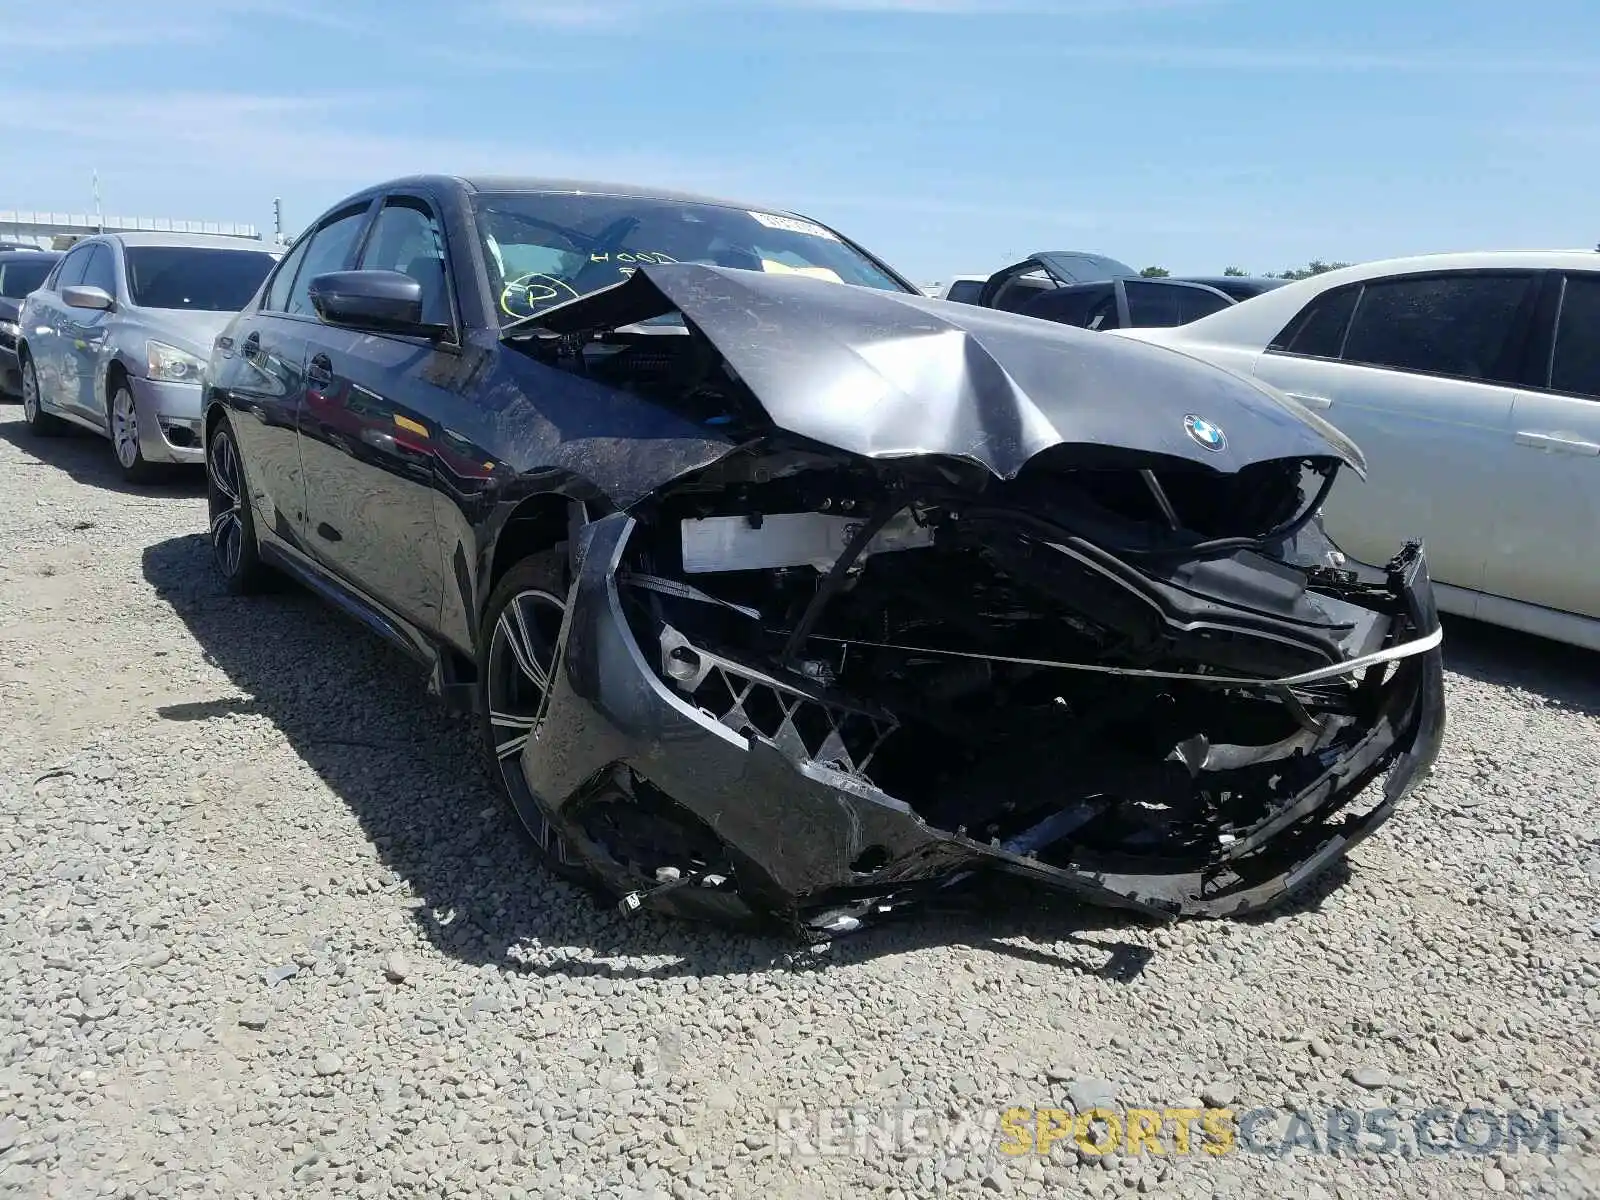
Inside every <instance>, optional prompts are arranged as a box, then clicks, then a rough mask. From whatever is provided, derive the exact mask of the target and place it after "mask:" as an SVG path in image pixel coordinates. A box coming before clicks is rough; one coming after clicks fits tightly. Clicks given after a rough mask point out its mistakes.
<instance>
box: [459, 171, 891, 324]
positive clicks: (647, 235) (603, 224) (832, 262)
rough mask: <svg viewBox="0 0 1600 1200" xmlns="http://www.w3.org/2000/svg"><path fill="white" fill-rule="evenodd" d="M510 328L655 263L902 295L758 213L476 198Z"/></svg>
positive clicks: (856, 262) (833, 244)
mask: <svg viewBox="0 0 1600 1200" xmlns="http://www.w3.org/2000/svg"><path fill="white" fill-rule="evenodd" d="M473 208H474V211H475V212H476V213H477V218H478V233H479V236H480V237H481V238H482V239H483V247H484V257H485V260H486V262H487V265H488V268H489V277H490V282H491V283H492V284H493V285H494V292H495V295H496V297H497V298H498V301H499V305H500V320H501V323H502V324H505V323H509V322H512V321H518V320H522V319H524V318H527V317H531V316H534V315H536V314H538V313H540V312H543V311H544V310H545V309H547V308H550V307H552V306H553V305H556V304H561V303H563V302H565V301H568V300H575V299H577V298H578V297H579V296H583V295H587V294H588V293H590V292H593V291H598V290H599V289H601V288H605V287H610V286H611V285H612V284H615V283H620V282H621V281H622V280H623V279H625V278H627V277H628V276H629V275H631V274H633V272H634V270H635V269H636V268H637V267H639V266H641V265H647V264H655V263H675V262H685V263H703V264H706V265H709V266H723V267H738V268H741V269H744V270H750V271H767V272H772V273H785V272H789V273H798V274H802V275H811V276H813V277H815V278H818V279H827V280H831V281H833V282H835V283H849V284H856V285H858V286H861V287H870V288H878V289H879V290H882V291H888V292H904V291H905V290H906V289H905V287H903V286H902V285H901V283H900V282H899V281H898V280H896V279H895V278H894V276H893V275H891V274H889V273H888V272H887V271H885V270H884V269H883V268H882V267H880V266H879V265H878V264H877V263H875V262H873V261H872V259H870V258H868V257H867V256H866V255H865V254H863V253H862V252H861V251H859V250H857V249H855V248H854V247H853V246H851V245H850V244H849V243H847V242H845V241H844V240H843V239H842V238H841V237H840V236H839V235H838V234H836V233H834V232H833V231H832V230H831V229H828V228H826V227H824V226H822V225H818V224H816V223H815V222H813V221H806V220H802V219H800V218H798V217H790V216H782V215H779V214H776V213H769V212H763V211H759V210H745V209H741V208H728V207H724V206H722V205H716V204H694V203H689V202H685V201H678V200H655V199H641V198H637V197H631V196H596V195H566V194H559V195H558V194H554V193H549V192H499V193H494V192H486V193H480V194H478V195H476V196H474V197H473Z"/></svg>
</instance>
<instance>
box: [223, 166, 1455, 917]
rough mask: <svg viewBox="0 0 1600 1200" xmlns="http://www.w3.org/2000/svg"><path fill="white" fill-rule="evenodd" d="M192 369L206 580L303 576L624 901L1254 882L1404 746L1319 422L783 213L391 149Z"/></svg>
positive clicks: (1388, 636) (1420, 643)
mask: <svg viewBox="0 0 1600 1200" xmlns="http://www.w3.org/2000/svg"><path fill="white" fill-rule="evenodd" d="M206 387H207V407H206V431H205V432H206V447H207V461H208V466H209V471H208V477H209V503H210V512H211V539H212V548H213V554H214V558H215V561H216V564H217V566H218V569H219V570H220V571H221V573H222V575H223V577H224V578H225V580H226V582H227V584H228V586H229V587H230V588H232V589H233V590H235V591H238V592H246V591H250V590H252V589H254V588H256V587H257V586H259V585H261V584H262V583H263V582H265V580H266V577H267V576H269V575H271V574H273V573H280V574H284V575H288V576H291V577H294V578H296V579H298V580H300V581H301V582H303V583H304V584H306V585H308V586H309V587H311V588H312V589H314V590H315V591H317V592H318V593H320V594H321V595H323V596H324V597H326V598H327V599H328V600H330V601H331V602H333V603H334V604H336V605H338V606H339V607H341V608H343V609H344V610H346V611H347V612H348V613H350V614H351V615H353V616H354V617H356V618H357V619H359V620H360V621H362V622H363V623H365V624H366V625H367V626H369V627H370V628H371V629H373V630H375V631H376V632H378V633H380V634H382V635H383V636H385V637H387V638H389V639H391V640H392V641H394V642H395V643H396V644H398V645H399V646H401V647H403V648H404V649H405V650H407V651H408V652H410V653H411V654H412V655H414V656H415V657H416V658H417V659H418V660H420V661H421V662H422V663H423V664H424V665H425V666H426V667H427V668H428V669H429V670H430V672H431V679H432V690H434V691H435V692H436V693H437V694H439V695H440V696H441V697H442V698H443V699H444V700H445V701H446V702H448V703H452V704H459V705H461V706H463V707H466V708H470V709H471V710H472V711H474V712H476V713H477V714H479V719H480V722H481V726H482V733H483V737H484V741H485V746H486V751H487V755H488V758H489V760H490V762H491V763H492V764H493V769H494V772H495V774H496V776H497V777H498V779H499V780H500V781H501V783H502V784H503V786H504V788H505V790H506V793H507V795H508V796H509V799H510V801H511V803H512V805H513V806H514V807H515V809H516V811H517V813H518V814H519V815H520V817H521V818H522V821H523V822H524V823H525V824H526V826H527V827H528V829H529V831H530V832H531V834H532V835H533V838H534V840H535V842H536V843H537V845H538V846H539V848H540V849H541V851H542V852H543V854H544V856H545V858H546V859H547V861H548V862H549V863H550V864H551V866H552V867H553V869H555V870H556V871H558V872H560V873H563V874H565V875H567V876H569V877H572V878H576V879H581V880H583V881H584V882H586V883H588V884H591V885H594V886H595V887H597V888H598V889H599V890H601V891H603V892H608V893H610V894H611V895H612V896H613V897H614V898H616V899H617V900H618V901H619V902H620V903H621V905H622V907H623V908H624V910H627V911H635V910H639V909H657V910H661V911H666V912H672V913H676V914H679V915H684V916H696V917H703V918H716V919H723V920H733V921H749V920H770V919H773V918H776V919H778V920H780V921H782V922H784V923H785V924H787V925H789V926H791V927H792V928H794V929H795V930H797V931H798V932H800V933H801V934H802V935H807V936H813V937H826V936H829V935H831V934H834V933H838V932H842V931H847V930H850V929H854V928H857V927H858V926H860V925H861V924H862V923H864V922H867V921H869V920H871V919H873V918H875V917H877V916H880V915H882V914H885V913H887V912H890V911H893V910H895V909H898V908H900V907H902V906H905V905H908V904H911V903H914V902H916V901H918V900H920V899H924V898H926V897H928V896H929V895H931V894H933V893H935V892H937V891H939V890H940V889H943V888H947V887H950V886H952V885H954V884H957V883H959V882H961V881H962V880H965V879H968V878H970V877H972V876H974V875H977V874H980V873H984V872H995V871H999V872H1008V873H1011V874H1014V875H1019V876H1022V877H1024V878H1025V879H1028V880H1031V881H1034V882H1035V883H1037V884H1040V885H1044V886H1047V887H1050V888H1054V889H1059V890H1063V891H1065V892H1068V893H1072V894H1075V895H1077V896H1079V897H1081V898H1083V899H1086V900H1088V901H1093V902H1099V903H1105V904H1112V905H1118V906H1123V907H1128V908H1133V909H1136V910H1139V911H1141V912H1143V913H1146V914H1149V915H1152V916H1156V917H1172V916H1182V915H1197V916H1224V915H1232V914H1242V913H1248V912H1252V911H1256V910H1259V909H1261V908H1264V907H1266V906H1268V905H1270V904H1272V903H1274V902H1276V901H1278V900H1280V899H1281V898H1282V897H1284V896H1285V895H1287V894H1289V893H1291V892H1294V891H1295V890H1297V889H1299V888H1300V887H1302V886H1303V885H1304V884H1305V883H1306V882H1307V881H1309V880H1310V879H1312V878H1313V877H1315V876H1316V875H1318V874H1319V873H1320V872H1321V871H1322V869H1324V868H1325V867H1327V866H1328V865H1330V864H1331V863H1333V862H1335V861H1337V860H1338V859H1339V858H1340V857H1341V856H1342V855H1343V854H1344V853H1345V852H1346V851H1347V850H1348V849H1349V848H1350V847H1351V846H1352V845H1354V844H1355V843H1356V842H1358V841H1359V840H1361V839H1362V838H1363V837H1365V836H1367V835H1368V834H1370V833H1371V832H1372V831H1373V830H1374V829H1375V828H1377V827H1378V826H1379V825H1380V824H1381V823H1382V822H1383V821H1384V820H1385V819H1386V818H1387V817H1388V816H1389V815H1390V813H1391V812H1392V811H1393V810H1394V808H1395V806H1396V804H1397V803H1399V801H1400V800H1401V799H1402V797H1403V796H1404V795H1405V794H1406V793H1407V792H1408V791H1409V790H1410V789H1411V787H1412V786H1413V785H1414V784H1415V783H1416V782H1417V780H1418V779H1419V778H1420V777H1421V776H1422V775H1423V774H1425V773H1426V770H1427V768H1428V766H1429V764H1430V763H1431V762H1432V760H1433V758H1434V755H1435V754H1436V752H1437V750H1438V745H1439V740H1440V736H1441V732H1442V728H1443V683H1442V671H1441V664H1440V653H1439V644H1440V637H1441V635H1440V629H1439V624H1438V619H1437V616H1436V614H1435V610H1434V602H1433V597H1432V592H1431V589H1430V585H1429V581H1428V577H1427V571H1426V566H1425V563H1424V558H1423V553H1422V549H1421V547H1420V546H1419V545H1417V544H1411V545H1407V546H1404V547H1396V554H1395V557H1394V558H1393V560H1392V561H1391V562H1389V563H1388V564H1386V565H1384V566H1381V567H1377V568H1375V569H1357V565H1356V564H1347V563H1346V562H1345V560H1344V557H1343V556H1342V555H1341V554H1340V553H1339V551H1338V549H1337V548H1336V547H1335V546H1333V545H1332V544H1331V543H1330V542H1329V541H1328V539H1327V537H1326V536H1325V535H1324V534H1323V532H1322V528H1321V525H1320V522H1319V520H1318V510H1319V507H1320V505H1321V502H1322V500H1323V498H1324V497H1325V496H1326V495H1327V493H1328V490H1329V489H1330V488H1331V487H1332V486H1333V485H1334V482H1335V479H1336V478H1337V477H1339V476H1340V475H1341V473H1353V474H1357V475H1359V474H1360V472H1361V471H1362V460H1361V455H1360V452H1359V451H1358V449H1357V448H1356V447H1355V446H1354V445H1352V444H1351V443H1350V442H1349V441H1348V440H1347V439H1345V438H1344V437H1343V436H1342V435H1340V433H1339V432H1338V431H1337V430H1336V429H1334V428H1333V427H1332V426H1330V425H1329V424H1327V423H1326V422H1325V421H1323V420H1321V419H1320V418H1318V417H1316V416H1315V415H1313V414H1312V413H1310V412H1308V411H1306V410H1305V409H1303V408H1302V407H1301V406H1299V405H1297V404H1296V403H1294V402H1293V401H1291V400H1289V399H1287V398H1285V397H1284V396H1282V395H1280V394H1278V393H1276V392H1274V391H1272V390H1270V389H1268V388H1265V387H1263V386H1261V385H1258V384H1256V383H1254V382H1251V381H1249V380H1246V379H1244V378H1241V377H1238V376H1235V375H1233V374H1230V373H1227V372H1225V371H1222V370H1219V369H1216V368H1213V367H1210V366H1207V365H1204V364H1201V363H1199V362H1196V361H1194V360H1192V359H1190V358H1188V357H1186V356H1183V355H1181V354H1178V353H1175V352H1173V351H1169V350H1166V349H1162V348H1159V347H1155V346H1149V345H1143V344H1139V343H1136V342H1132V341H1125V340H1122V339H1115V338H1106V337H1101V336H1097V335H1095V334H1092V333H1085V332H1083V331H1081V330H1076V329H1070V328H1066V327H1064V326H1060V325H1055V324H1050V323H1047V322H1043V321H1036V320H1032V319H1029V318H1025V317H1018V316H1014V315H1012V314H1008V313H1001V312H992V311H987V310H984V309H979V308H973V307H971V306H965V305H951V304H945V303H941V302H939V301H937V300H929V299H925V298H924V297H923V296H922V295H921V294H920V293H918V291H917V290H916V289H915V288H914V287H912V286H911V285H910V284H909V283H907V282H906V281H905V280H904V279H903V278H902V277H901V276H899V275H897V274H896V273H895V272H894V271H892V270H891V269H890V268H888V267H887V266H885V265H884V264H883V263H881V262H880V261H878V260H877V259H876V258H874V257H873V256H871V255H870V254H868V253H867V252H865V251H864V250H862V249H860V248H859V247H858V246H856V245H854V244H853V243H851V242H850V241H849V240H848V239H846V238H844V237H842V236H841V235H839V234H838V233H836V232H834V231H833V230H831V229H829V228H827V227H825V226H823V225H820V224H818V223H816V222H814V221H811V220H808V219H805V218H803V217H800V216H796V215H794V214H791V213H786V212H777V211H771V210H768V209H763V208H759V207H751V206H743V205H735V204H730V203H726V202H722V201H714V200H707V199H701V198H697V197H689V196H681V195H674V194H669V193H664V192H659V191H644V190H639V189H633V188H623V187H613V186H602V185H589V184H579V183H569V182H560V181H542V180H505V179H474V180H463V179H454V178H437V177H422V178H413V179H405V180H400V181H397V182H394V183H390V184H386V185H383V186H380V187H376V188H373V189H371V190H369V191H366V192H363V193H360V194H358V195H356V196H354V197H352V198H350V199H349V200H347V201H345V202H344V203H342V204H340V205H338V206H337V207H336V208H334V209H333V210H331V211H330V212H329V213H328V214H327V215H326V216H324V217H323V218H322V219H321V220H319V221H318V222H317V223H316V224H315V225H314V226H313V227H312V228H311V229H310V230H308V231H307V232H306V233H305V234H304V235H303V236H301V237H300V238H299V239H297V241H296V242H295V244H294V245H293V247H292V248H291V249H290V250H289V252H288V253H287V254H286V255H285V256H284V258H283V260H282V262H281V263H280V264H279V266H278V268H277V269H276V271H275V272H274V273H273V275H272V276H271V277H270V278H269V279H268V280H267V282H266V283H265V284H264V285H263V286H262V289H261V291H260V293H259V295H258V296H257V297H256V298H255V299H254V300H253V301H252V303H251V304H250V305H249V307H248V308H246V309H245V311H243V312H242V313H240V314H239V316H238V317H237V318H236V319H235V320H234V321H233V322H232V324H231V325H230V326H229V327H228V328H227V329H226V330H225V331H224V332H223V334H222V335H221V336H219V337H218V339H217V341H216V345H215V348H214V352H213V355H212V358H211V361H210V363H209V366H208V370H207V376H206ZM1350 483H1351V484H1352V485H1354V486H1360V483H1359V480H1352V481H1350ZM1369 785H1370V786H1369Z"/></svg>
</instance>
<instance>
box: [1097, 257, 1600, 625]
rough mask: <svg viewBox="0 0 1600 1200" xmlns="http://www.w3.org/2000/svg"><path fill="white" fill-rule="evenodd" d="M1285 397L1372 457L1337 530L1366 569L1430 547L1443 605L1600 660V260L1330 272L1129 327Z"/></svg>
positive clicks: (1462, 261) (1513, 260)
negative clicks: (1170, 322) (1198, 312)
mask: <svg viewBox="0 0 1600 1200" xmlns="http://www.w3.org/2000/svg"><path fill="white" fill-rule="evenodd" d="M1114 332H1115V334H1116V335H1117V336H1122V337H1133V338H1138V339H1139V340H1142V341H1148V342H1157V343H1160V344H1161V345H1165V346H1171V347H1172V348H1174V349H1177V350H1182V351H1184V352H1185V353H1188V354H1191V355H1193V356H1195V357H1196V358H1201V359H1205V360H1207V361H1210V362H1213V363H1217V364H1219V365H1221V366H1225V367H1228V368H1230V369H1232V370H1234V371H1236V372H1238V373H1240V374H1242V375H1249V376H1253V377H1254V378H1256V379H1259V380H1261V381H1262V382H1263V383H1267V384H1270V385H1272V386H1273V387H1276V388H1278V389H1279V390H1280V391H1282V392H1285V393H1287V394H1288V395H1289V396H1290V397H1292V398H1293V399H1295V400H1298V401H1299V402H1300V403H1301V404H1303V405H1305V406H1306V407H1307V408H1309V409H1311V410H1313V411H1315V412H1316V413H1318V414H1319V415H1320V416H1323V417H1325V418H1326V419H1327V420H1329V421H1332V422H1333V423H1334V424H1335V425H1337V426H1338V427H1339V428H1340V429H1341V430H1343V431H1344V432H1345V433H1346V434H1347V435H1348V436H1349V437H1351V438H1352V439H1353V440H1354V441H1355V442H1356V443H1357V444H1358V445H1359V446H1360V447H1361V449H1362V451H1363V452H1364V453H1365V454H1366V457H1367V464H1368V475H1367V482H1366V485H1365V486H1362V485H1360V484H1356V483H1354V481H1351V482H1350V483H1347V484H1345V485H1344V486H1342V487H1339V488H1336V489H1334V492H1333V495H1332V498H1331V499H1330V500H1329V501H1328V505H1327V509H1326V512H1325V514H1324V515H1325V519H1326V523H1327V526H1328V530H1329V532H1330V533H1331V534H1332V535H1333V537H1334V538H1335V539H1336V540H1337V541H1338V542H1339V543H1340V545H1341V546H1343V548H1344V549H1345V550H1346V552H1347V553H1349V554H1350V555H1351V556H1352V557H1353V558H1355V559H1357V560H1360V561H1361V562H1364V563H1367V564H1376V563H1381V562H1383V561H1384V559H1385V557H1386V556H1387V555H1388V554H1389V552H1390V551H1391V549H1392V548H1393V547H1394V545H1395V544H1396V539H1397V538H1404V537H1410V536H1420V537H1423V538H1425V539H1426V541H1427V547H1428V566H1429V569H1430V571H1431V572H1432V573H1433V576H1434V582H1435V584H1436V591H1437V595H1438V599H1439V607H1440V608H1442V609H1444V610H1446V611H1448V612H1455V613H1460V614H1462V615H1464V616H1471V617H1476V618H1478V619H1480V620H1483V621H1489V622H1493V623H1494V624H1497V625H1506V626H1510V627H1512V628H1515V629H1522V630H1526V631H1528V632H1530V633H1536V634H1541V635H1543V636H1545V637H1551V638H1556V639H1559V640H1561V641H1565V642H1571V643H1575V644H1577V645H1582V646H1587V647H1590V648H1592V649H1600V253H1597V252H1594V251H1539V252H1503V253H1479V254H1441V255H1428V256H1424V257H1418V258H1404V259H1391V260H1388V261H1385V262H1373V263H1365V264H1363V265H1361V266H1356V267H1348V268H1345V269H1343V270H1339V271H1330V272H1328V273H1327V274H1324V275H1318V276H1315V277H1313V278H1311V279H1307V280H1304V281H1301V282H1299V283H1294V284H1290V285H1289V286H1288V287H1283V288H1279V289H1277V290H1276V291H1272V292H1267V293H1266V294H1264V295H1262V296H1259V297H1256V298H1255V299H1252V300H1247V301H1245V302H1244V303H1242V304H1238V305H1235V306H1234V307H1232V308H1227V309H1224V310H1223V311H1221V312H1219V313H1216V314H1214V315H1212V316H1209V317H1205V318H1203V319H1201V320H1199V321H1195V322H1193V323H1192V324H1189V325H1183V326H1178V327H1175V328H1155V329H1145V328H1138V329H1119V330H1116V331H1114Z"/></svg>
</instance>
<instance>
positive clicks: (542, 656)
mask: <svg viewBox="0 0 1600 1200" xmlns="http://www.w3.org/2000/svg"><path fill="white" fill-rule="evenodd" d="M566 607H567V554H566V549H565V547H560V548H556V549H553V550H546V551H544V552H543V553H540V554H535V555H532V556H531V557H528V558H525V559H523V560H522V561H521V562H519V563H517V564H516V565H515V566H513V567H512V568H511V569H510V570H509V571H507V572H506V574H505V578H503V579H502V580H501V581H500V583H499V586H497V587H496V588H495V590H494V593H493V594H492V595H491V596H490V597H489V603H488V605H487V607H486V608H485V610H484V614H483V625H482V626H481V627H480V629H479V630H478V710H479V717H478V720H479V730H480V733H481V736H482V738H483V753H484V759H485V762H486V765H487V766H488V768H489V772H490V774H492V775H493V776H494V778H495V781H496V783H497V784H498V785H499V788H500V794H501V795H502V796H503V797H504V798H505V800H506V802H507V803H509V804H510V805H511V808H512V811H513V812H515V813H516V815H517V819H518V821H519V822H520V823H521V825H522V827H523V829H524V830H526V831H527V834H528V838H529V840H530V841H532V843H533V847H534V850H535V851H536V852H537V853H538V855H539V857H540V858H541V859H543V860H544V864H545V866H547V867H548V868H549V869H550V871H551V873H552V874H554V875H557V876H559V877H560V878H562V879H565V880H568V881H569V882H572V883H578V884H582V885H584V886H586V887H593V886H595V885H596V884H597V883H598V880H597V879H596V877H595V875H594V873H593V872H592V871H591V870H590V869H589V868H588V867H587V866H585V865H584V864H583V863H582V862H580V861H578V860H577V859H576V858H575V857H574V856H573V855H572V853H571V852H570V850H569V848H568V846H567V843H566V841H565V840H564V839H563V838H562V837H561V835H560V834H558V833H557V832H556V831H555V830H554V829H553V828H552V827H551V825H550V823H549V821H548V820H547V819H546V817H545V815H544V810H543V809H542V808H541V807H540V804H539V801H538V799H536V798H535V796H534V795H533V792H532V790H531V789H530V788H529V787H528V782H527V780H526V779H524V778H523V775H522V755H523V753H524V752H525V751H526V750H527V748H528V747H529V745H530V744H534V743H533V735H534V731H535V729H536V725H537V721H538V719H539V717H540V715H541V710H542V708H543V705H544V703H545V700H546V696H547V694H548V692H549V689H550V686H551V683H552V682H553V673H552V669H553V667H554V665H555V650H556V641H557V638H558V637H559V634H560V631H561V619H562V616H563V615H564V613H565V612H566ZM534 745H535V748H534V752H535V753H537V746H536V744H534Z"/></svg>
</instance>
